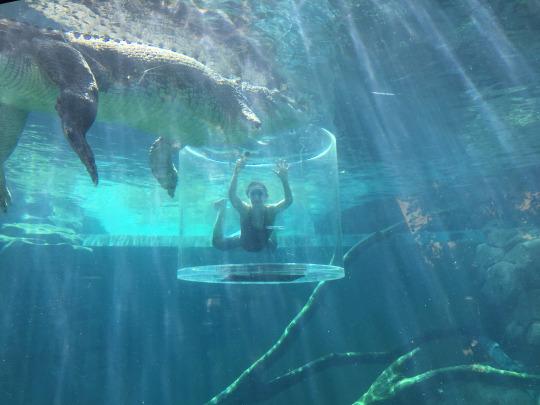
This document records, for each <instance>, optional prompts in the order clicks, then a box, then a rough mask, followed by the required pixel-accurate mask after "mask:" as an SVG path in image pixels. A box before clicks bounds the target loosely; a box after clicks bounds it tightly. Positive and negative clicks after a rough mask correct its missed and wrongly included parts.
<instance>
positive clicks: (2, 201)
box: [0, 184, 11, 212]
mask: <svg viewBox="0 0 540 405" xmlns="http://www.w3.org/2000/svg"><path fill="white" fill-rule="evenodd" d="M9 205H11V194H10V192H9V190H8V188H7V186H5V185H3V184H0V210H2V212H7V208H8V206H9Z"/></svg>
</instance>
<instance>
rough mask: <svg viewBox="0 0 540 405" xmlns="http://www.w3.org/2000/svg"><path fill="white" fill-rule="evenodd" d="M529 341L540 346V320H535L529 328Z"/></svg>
mask: <svg viewBox="0 0 540 405" xmlns="http://www.w3.org/2000/svg"><path fill="white" fill-rule="evenodd" d="M526 339H527V343H528V344H530V345H533V346H540V320H538V321H534V322H533V323H531V324H530V325H529V328H528V330H527V338H526Z"/></svg>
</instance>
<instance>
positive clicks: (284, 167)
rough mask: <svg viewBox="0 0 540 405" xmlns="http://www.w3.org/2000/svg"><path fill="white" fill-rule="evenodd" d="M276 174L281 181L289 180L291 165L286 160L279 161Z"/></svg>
mask: <svg viewBox="0 0 540 405" xmlns="http://www.w3.org/2000/svg"><path fill="white" fill-rule="evenodd" d="M274 173H275V174H276V175H277V176H278V177H279V178H280V179H281V180H287V178H288V175H289V164H288V163H287V162H286V161H285V160H284V159H282V160H279V161H277V162H276V168H275V170H274Z"/></svg>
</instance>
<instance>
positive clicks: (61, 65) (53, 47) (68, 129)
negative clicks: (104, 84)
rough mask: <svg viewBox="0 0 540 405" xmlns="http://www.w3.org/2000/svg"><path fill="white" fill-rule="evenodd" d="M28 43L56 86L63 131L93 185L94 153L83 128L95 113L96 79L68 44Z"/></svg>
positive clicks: (95, 170)
mask: <svg viewBox="0 0 540 405" xmlns="http://www.w3.org/2000/svg"><path fill="white" fill-rule="evenodd" d="M32 47H33V48H32V49H33V56H34V58H35V60H36V62H37V63H38V65H39V66H40V68H41V69H42V70H43V71H44V72H45V73H46V75H47V76H48V77H49V78H50V79H51V81H52V82H53V83H55V84H56V85H57V86H58V88H59V90H60V95H59V96H58V99H57V101H56V111H57V112H58V115H59V116H60V119H61V120H62V128H63V130H64V135H65V136H66V138H67V140H68V142H69V144H70V145H71V147H72V149H73V150H74V151H75V152H76V153H77V155H78V156H79V158H80V159H81V161H82V163H83V164H84V165H85V166H86V170H88V173H89V174H90V177H91V178H92V181H93V182H94V184H96V185H97V183H98V172H97V168H96V162H95V159H94V153H93V152H92V149H91V148H90V145H89V144H88V142H87V141H86V132H87V131H88V129H89V128H90V126H91V125H92V124H93V123H94V120H95V118H96V115H97V105H98V86H97V83H96V79H95V77H94V75H93V73H92V71H91V69H90V67H89V66H88V63H87V62H86V60H85V59H84V56H83V55H82V54H81V53H80V52H79V51H78V50H76V49H75V48H73V47H72V46H70V45H68V44H66V43H64V42H60V41H57V40H51V39H46V40H44V39H37V38H34V39H33V40H32Z"/></svg>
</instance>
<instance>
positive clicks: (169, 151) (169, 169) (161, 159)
mask: <svg viewBox="0 0 540 405" xmlns="http://www.w3.org/2000/svg"><path fill="white" fill-rule="evenodd" d="M180 149H181V145H180V144H179V143H175V142H171V141H169V140H167V139H165V138H163V137H159V138H158V139H156V140H155V141H154V143H153V144H152V146H151V147H150V168H151V169H152V174H153V175H154V177H155V178H156V179H157V181H158V182H159V184H160V185H161V187H163V188H164V189H165V190H167V193H168V194H169V196H171V197H174V192H175V190H176V183H177V182H178V171H177V170H176V167H174V164H173V161H172V155H173V153H174V152H178V151H179V150H180Z"/></svg>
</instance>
